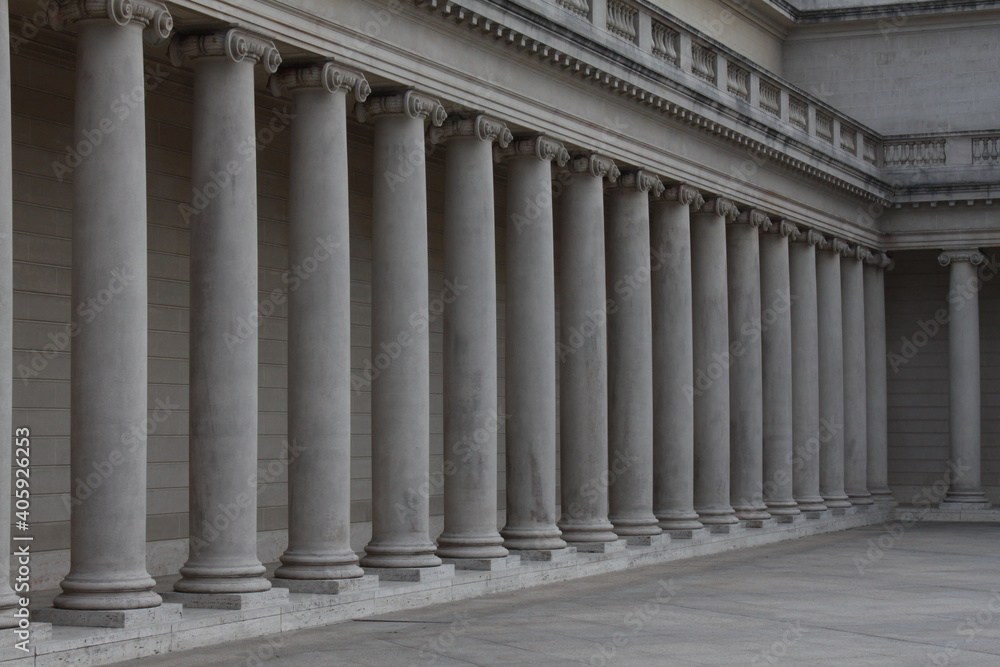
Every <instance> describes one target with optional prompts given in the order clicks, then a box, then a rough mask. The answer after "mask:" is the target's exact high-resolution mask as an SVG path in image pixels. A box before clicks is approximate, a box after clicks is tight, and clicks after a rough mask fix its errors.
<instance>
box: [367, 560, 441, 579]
mask: <svg viewBox="0 0 1000 667" xmlns="http://www.w3.org/2000/svg"><path fill="white" fill-rule="evenodd" d="M365 574H373V575H377V576H378V578H379V580H380V581H408V582H427V581H442V580H444V579H451V578H452V577H454V576H455V566H454V565H452V564H451V563H448V564H443V565H434V566H432V567H366V568H365Z"/></svg>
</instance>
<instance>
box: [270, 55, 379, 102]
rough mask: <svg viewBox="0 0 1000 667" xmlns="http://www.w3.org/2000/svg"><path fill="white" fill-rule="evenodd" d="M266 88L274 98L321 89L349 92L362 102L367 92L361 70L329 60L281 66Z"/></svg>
mask: <svg viewBox="0 0 1000 667" xmlns="http://www.w3.org/2000/svg"><path fill="white" fill-rule="evenodd" d="M268 88H270V89H271V94H272V95H274V96H275V97H278V96H281V95H282V94H284V93H295V92H297V91H299V90H315V89H317V88H319V89H324V90H326V91H327V92H329V93H336V92H344V93H348V92H353V93H354V97H355V99H357V101H358V102H364V101H365V100H366V99H368V95H369V94H371V92H372V89H371V86H369V85H368V80H367V79H365V75H364V74H362V73H361V72H359V71H357V70H353V69H349V68H347V67H343V66H342V65H340V64H338V63H336V62H334V61H332V60H325V61H321V62H315V63H309V64H308V65H299V66H291V67H282V68H281V69H279V70H278V71H277V72H276V73H275V74H272V75H271V78H270V79H269V80H268Z"/></svg>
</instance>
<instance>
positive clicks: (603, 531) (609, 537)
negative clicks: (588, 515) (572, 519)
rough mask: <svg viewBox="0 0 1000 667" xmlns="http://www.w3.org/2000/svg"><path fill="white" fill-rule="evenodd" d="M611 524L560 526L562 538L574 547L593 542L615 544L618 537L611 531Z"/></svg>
mask: <svg viewBox="0 0 1000 667" xmlns="http://www.w3.org/2000/svg"><path fill="white" fill-rule="evenodd" d="M611 528H612V526H611V522H610V521H609V522H607V523H598V524H593V523H588V524H583V525H573V524H560V525H559V530H561V531H562V538H563V539H564V540H565V541H566V543H567V544H572V545H574V546H576V545H579V544H590V543H592V542H614V541H616V540H617V539H618V535H616V534H615V532H614V531H613V530H612V529H611Z"/></svg>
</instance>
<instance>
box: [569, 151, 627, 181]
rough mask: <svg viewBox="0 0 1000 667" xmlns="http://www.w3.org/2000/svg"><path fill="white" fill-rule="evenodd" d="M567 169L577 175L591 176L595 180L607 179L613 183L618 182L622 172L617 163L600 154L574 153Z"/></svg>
mask: <svg viewBox="0 0 1000 667" xmlns="http://www.w3.org/2000/svg"><path fill="white" fill-rule="evenodd" d="M567 169H568V170H569V171H571V172H573V173H575V174H590V175H591V176H593V177H594V178H606V179H608V181H610V182H611V183H614V182H615V181H617V180H618V177H619V176H621V171H620V170H619V169H618V165H616V164H615V161H614V160H612V159H611V158H609V157H608V156H607V155H601V154H599V153H590V152H586V153H574V154H573V155H572V157H570V160H569V165H567Z"/></svg>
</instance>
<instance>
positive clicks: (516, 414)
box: [0, 0, 1000, 627]
mask: <svg viewBox="0 0 1000 667" xmlns="http://www.w3.org/2000/svg"><path fill="white" fill-rule="evenodd" d="M6 9H7V11H4V12H2V13H0V14H2V15H3V16H4V17H5V20H6V19H7V18H8V17H9V26H5V29H4V30H0V35H4V36H8V35H9V37H8V40H9V44H8V45H7V46H8V47H9V48H4V49H2V50H0V51H2V54H3V56H2V57H3V58H4V60H3V61H2V62H0V73H2V74H3V75H4V76H3V77H2V78H3V81H4V86H3V89H4V92H5V94H4V95H3V96H0V97H2V98H3V102H4V104H3V105H0V149H2V150H3V151H4V153H5V154H6V153H9V155H10V157H9V159H5V160H3V168H4V169H3V172H0V186H2V192H0V202H2V203H3V208H2V209H0V210H2V211H3V215H2V216H0V223H2V224H3V229H0V248H2V249H3V252H2V253H0V269H2V270H0V276H2V277H3V284H2V285H0V295H3V296H2V298H0V304H3V308H2V309H0V316H2V318H3V320H4V324H3V327H2V328H0V331H3V332H4V335H3V337H2V338H0V350H4V351H5V353H6V354H8V355H10V356H11V357H12V364H11V369H10V370H11V374H10V376H9V377H7V378H6V379H3V380H2V381H0V390H2V391H0V417H2V421H0V423H3V424H5V425H6V428H7V429H8V431H10V432H11V433H12V434H16V436H18V440H17V441H16V442H15V444H18V443H20V444H19V445H18V447H17V448H15V449H13V450H12V451H11V452H10V453H9V454H8V458H7V459H4V458H3V457H0V465H2V466H13V467H14V468H15V470H17V469H25V470H28V471H29V472H23V473H20V474H21V475H22V476H23V477H24V478H26V479H29V480H30V482H25V483H21V482H18V479H19V478H18V477H15V478H14V480H13V482H12V488H11V489H9V490H3V489H0V497H3V498H12V502H13V503H14V507H13V509H14V510H19V511H26V510H23V509H22V507H23V506H24V505H25V503H20V504H19V501H22V500H23V501H25V502H27V500H28V499H29V498H30V520H28V517H27V516H25V517H23V519H24V521H25V524H26V525H24V526H21V524H17V523H15V525H14V526H13V533H14V534H13V538H14V539H15V540H17V538H18V537H25V536H26V535H27V534H29V533H30V535H31V537H32V551H33V556H32V558H33V561H32V573H31V583H32V586H33V588H34V589H36V590H38V589H46V588H56V587H59V588H60V590H61V592H60V593H59V594H58V595H57V596H56V597H55V599H54V600H53V602H52V604H51V606H50V605H48V604H45V605H42V606H43V607H44V608H43V609H39V610H38V613H37V614H36V616H37V617H38V618H39V619H47V620H51V621H52V622H53V623H56V624H61V625H96V624H101V623H100V622H99V621H96V620H95V618H98V617H100V618H102V619H106V621H105V624H109V625H119V626H126V627H127V626H129V625H130V624H135V623H136V622H137V621H136V620H135V619H136V618H141V619H145V621H148V622H150V623H153V622H164V623H169V622H170V621H171V620H172V619H173V620H176V619H178V618H181V617H182V614H183V612H182V610H181V607H180V606H179V605H178V604H177V603H181V604H184V605H187V606H189V607H207V608H212V607H227V606H228V607H229V608H232V607H233V606H234V605H235V606H236V607H239V608H242V607H245V606H253V605H256V604H264V603H266V604H272V605H281V604H283V603H284V601H285V600H286V599H287V594H286V593H285V592H284V590H285V589H288V590H290V591H291V592H292V593H303V592H312V593H317V592H320V593H328V594H336V593H346V592H352V591H353V592H357V591H361V590H364V589H366V588H368V587H371V586H377V585H378V584H377V581H378V580H377V579H375V575H377V577H378V578H380V579H381V580H383V581H400V580H403V581H418V582H432V581H443V580H446V579H448V578H450V577H455V576H456V575H455V571H456V570H457V571H459V572H461V571H463V570H474V571H479V572H483V571H486V572H499V571H501V570H502V571H504V572H508V571H509V574H508V576H509V577H514V578H516V577H517V576H518V575H517V572H516V569H515V568H516V565H515V564H516V563H517V562H519V561H520V562H535V563H558V562H567V559H573V558H598V557H600V556H601V555H606V556H607V557H608V558H612V557H613V555H614V554H616V553H622V552H629V551H630V550H632V551H635V550H642V549H646V550H651V551H650V553H651V552H655V551H657V550H661V551H662V550H669V549H670V548H671V546H670V545H671V544H675V543H678V542H679V541H683V540H698V539H702V540H704V539H715V538H712V537H710V536H716V537H719V536H738V537H739V538H740V539H743V540H744V541H745V543H746V544H750V543H752V541H753V535H752V534H753V531H755V530H756V531H760V534H764V533H768V534H772V533H773V534H778V532H780V531H786V532H787V534H788V535H789V536H791V535H792V534H793V533H794V530H800V531H802V530H804V527H806V526H812V528H809V529H808V530H813V529H815V527H817V526H827V527H828V529H834V528H835V527H836V526H838V525H846V524H838V523H837V522H838V521H842V520H844V518H845V517H854V519H853V520H855V521H859V522H862V523H864V522H874V521H882V520H886V518H888V517H891V516H892V512H893V509H892V508H893V507H894V506H895V504H896V503H897V502H898V503H902V504H903V505H907V506H909V505H915V506H920V507H925V508H930V507H933V508H936V509H937V508H940V511H942V512H951V513H955V512H957V513H958V514H952V516H961V517H966V518H974V517H975V516H976V515H977V513H979V515H981V516H988V514H986V513H988V512H989V508H990V503H991V502H995V501H997V499H998V494H1000V467H998V464H997V463H996V462H995V461H996V460H997V459H998V457H997V456H996V455H995V452H998V451H1000V450H998V447H1000V419H998V418H997V416H996V415H997V414H1000V413H998V412H997V407H998V403H1000V370H998V369H1000V356H998V355H1000V334H998V333H997V332H998V331H1000V327H997V326H994V325H995V324H996V323H997V322H998V318H1000V291H998V290H997V288H996V282H997V281H996V280H995V278H996V275H997V273H998V272H1000V264H998V262H997V259H996V258H995V257H994V254H993V253H994V250H995V249H996V248H998V247H1000V220H998V218H997V214H996V209H994V208H993V199H992V198H993V197H994V196H995V195H996V194H997V193H996V187H997V185H996V184H997V183H998V178H1000V131H998V130H997V128H998V127H1000V118H998V115H1000V105H998V102H1000V84H998V83H997V81H996V75H995V73H996V72H997V71H998V65H1000V62H998V60H1000V47H998V46H997V45H998V44H1000V40H998V39H997V36H998V32H1000V3H995V2H979V3H970V4H969V5H968V6H966V5H964V4H958V5H955V6H953V7H942V6H940V3H933V2H912V3H907V4H905V5H901V4H897V3H891V2H885V3H882V2H871V3H864V4H863V5H861V6H859V5H856V4H855V3H849V2H840V1H838V0H827V1H813V0H799V1H798V2H785V1H783V0H742V1H735V0H734V1H732V2H730V1H729V0H704V1H703V2H698V3H685V2H679V1H678V2H674V1H673V0H659V1H656V2H653V1H648V0H516V1H506V0H455V1H450V0H415V1H411V0H393V1H392V2H389V3H386V2H381V1H379V2H376V1H374V0H373V1H371V2H369V1H366V0H337V2H314V1H312V0H296V2H294V3H290V4H289V3H277V2H272V1H270V0H243V1H240V2H227V1H214V0H206V1H187V0H183V1H180V2H171V3H169V4H163V3H160V2H157V1H155V0H109V1H108V2H83V1H82V0H74V1H67V2H63V1H59V2H56V3H54V4H49V3H38V4H35V3H30V2H21V1H20V0H15V1H14V2H12V3H11V5H10V7H9V8H6ZM7 27H9V30H8V29H6V28H7ZM8 53H9V54H10V57H9V59H7V58H6V54H8ZM8 89H9V96H8V95H6V91H7V90H8ZM11 455H12V456H11ZM28 459H30V461H28ZM25 490H27V491H28V492H29V493H23V494H19V493H18V491H25ZM8 491H9V493H8ZM19 517H20V515H17V516H15V519H16V520H21V518H19ZM788 531H792V532H788ZM0 537H2V538H3V539H7V537H8V536H6V535H4V534H3V533H2V532H0ZM13 544H15V545H16V544H17V542H16V541H15V542H13ZM643 553H646V552H643ZM581 554H589V555H590V556H587V555H584V556H581ZM510 556H519V557H520V559H517V558H511V557H510ZM275 562H280V565H279V567H278V568H277V570H276V571H275V572H273V573H271V572H269V571H268V570H267V569H266V568H265V565H264V564H265V563H275ZM12 565H13V567H14V568H15V570H14V572H15V577H14V580H16V573H17V569H16V568H17V562H16V561H15V562H14V563H13V564H12ZM171 575H179V578H178V579H177V580H176V581H175V582H171V585H170V589H171V592H170V593H166V592H164V591H163V590H162V589H163V587H162V586H161V587H160V588H158V589H157V591H161V592H162V594H161V593H160V592H157V591H154V586H155V585H156V582H155V581H154V579H153V577H154V576H162V577H169V576H171ZM365 575H369V576H365ZM14 580H12V583H13V581H14ZM164 599H166V600H167V604H164V603H163V601H164ZM18 604H19V603H18V596H17V595H14V594H13V593H12V592H11V591H8V590H2V591H0V605H2V606H4V608H6V609H9V610H10V611H11V612H13V611H14V610H15V609H17V607H18ZM137 614H145V616H137ZM16 622H17V620H16V618H13V617H11V618H9V619H8V624H16Z"/></svg>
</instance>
